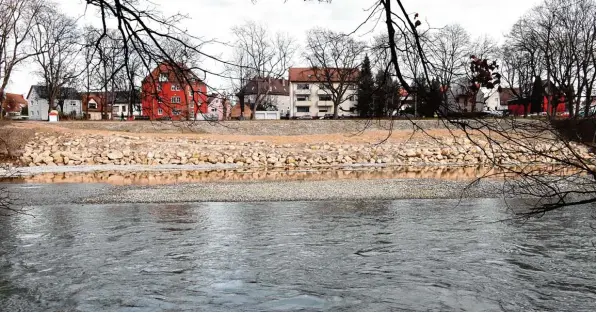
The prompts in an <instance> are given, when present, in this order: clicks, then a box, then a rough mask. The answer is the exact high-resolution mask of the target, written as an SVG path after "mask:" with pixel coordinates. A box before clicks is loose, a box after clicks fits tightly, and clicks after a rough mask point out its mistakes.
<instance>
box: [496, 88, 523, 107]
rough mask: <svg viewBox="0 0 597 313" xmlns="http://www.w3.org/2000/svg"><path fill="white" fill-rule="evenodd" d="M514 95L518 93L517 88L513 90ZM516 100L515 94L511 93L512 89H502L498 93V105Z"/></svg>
mask: <svg viewBox="0 0 597 313" xmlns="http://www.w3.org/2000/svg"><path fill="white" fill-rule="evenodd" d="M514 90H515V91H516V93H518V92H519V91H518V90H519V88H514ZM514 98H516V94H515V93H514V92H513V91H512V89H510V88H508V87H506V88H502V92H500V103H508V101H510V100H512V99H514Z"/></svg>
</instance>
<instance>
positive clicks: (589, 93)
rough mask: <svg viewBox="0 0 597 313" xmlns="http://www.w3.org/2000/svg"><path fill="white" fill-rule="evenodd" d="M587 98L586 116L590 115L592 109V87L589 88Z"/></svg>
mask: <svg viewBox="0 0 597 313" xmlns="http://www.w3.org/2000/svg"><path fill="white" fill-rule="evenodd" d="M586 97H587V98H586V99H585V115H584V117H588V116H589V112H590V111H591V97H592V94H591V89H590V88H589V89H588V90H587V95H586Z"/></svg>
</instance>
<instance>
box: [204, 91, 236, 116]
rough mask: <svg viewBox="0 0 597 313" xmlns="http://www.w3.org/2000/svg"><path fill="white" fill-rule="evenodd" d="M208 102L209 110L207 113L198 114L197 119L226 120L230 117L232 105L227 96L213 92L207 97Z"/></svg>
mask: <svg viewBox="0 0 597 313" xmlns="http://www.w3.org/2000/svg"><path fill="white" fill-rule="evenodd" d="M207 103H208V105H207V112H206V113H205V114H198V115H197V120H210V121H224V120H229V119H230V117H231V115H232V106H231V105H230V101H229V100H228V98H227V97H225V96H221V95H218V94H211V95H210V96H209V97H208V98H207Z"/></svg>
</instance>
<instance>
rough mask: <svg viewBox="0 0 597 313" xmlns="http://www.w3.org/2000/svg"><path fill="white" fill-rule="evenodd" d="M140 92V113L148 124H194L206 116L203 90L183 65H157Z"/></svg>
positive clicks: (196, 79) (205, 89)
mask: <svg viewBox="0 0 597 313" xmlns="http://www.w3.org/2000/svg"><path fill="white" fill-rule="evenodd" d="M141 90H142V94H141V107H142V112H143V115H144V116H147V117H149V119H150V120H162V119H163V120H175V121H180V120H194V119H195V118H196V116H197V114H198V113H200V112H201V113H206V112H207V86H206V85H205V84H204V83H203V82H202V81H201V80H200V79H199V78H198V77H197V76H196V75H195V74H193V72H192V71H191V70H190V69H189V68H188V67H186V66H185V65H183V64H178V65H177V66H172V65H171V64H169V63H166V62H164V63H162V64H160V66H158V67H157V68H155V69H154V70H153V71H152V72H151V74H150V75H148V76H147V77H145V79H143V83H142V87H141Z"/></svg>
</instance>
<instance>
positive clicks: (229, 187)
mask: <svg viewBox="0 0 597 313" xmlns="http://www.w3.org/2000/svg"><path fill="white" fill-rule="evenodd" d="M466 186H467V183H466V182H451V181H441V180H426V179H382V180H361V181H287V182H234V183H202V184H182V185H167V186H150V187H129V188H122V189H118V190H116V192H110V193H107V194H103V195H99V196H92V197H88V198H85V199H83V201H82V202H83V203H133V202H134V203H176V202H247V201H313V200H391V199H455V198H460V197H461V196H462V195H464V196H465V197H469V198H491V197H497V196H499V194H498V193H497V192H494V191H497V190H499V188H498V187H499V186H501V183H500V182H485V183H483V184H481V185H479V186H476V187H475V188H474V189H471V190H468V191H467V192H466V193H464V194H463V190H464V188H465V187H466Z"/></svg>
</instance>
